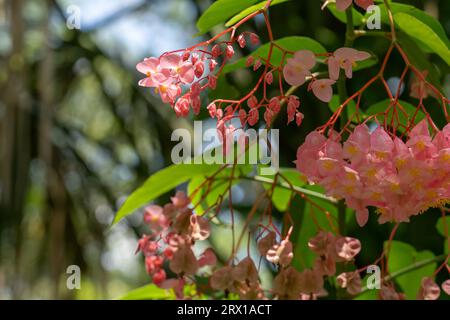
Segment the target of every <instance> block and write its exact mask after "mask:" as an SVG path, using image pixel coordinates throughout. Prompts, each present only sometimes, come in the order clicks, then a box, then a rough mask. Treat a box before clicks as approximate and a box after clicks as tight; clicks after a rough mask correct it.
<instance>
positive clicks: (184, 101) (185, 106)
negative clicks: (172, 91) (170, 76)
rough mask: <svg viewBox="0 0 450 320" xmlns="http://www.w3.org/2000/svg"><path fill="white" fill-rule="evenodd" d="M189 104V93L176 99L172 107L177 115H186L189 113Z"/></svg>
mask: <svg viewBox="0 0 450 320" xmlns="http://www.w3.org/2000/svg"><path fill="white" fill-rule="evenodd" d="M190 104H191V100H190V97H189V95H184V96H182V97H181V98H179V99H178V100H177V102H176V103H175V106H174V107H173V109H174V110H175V113H176V115H177V117H186V116H187V115H188V114H189V105H190Z"/></svg>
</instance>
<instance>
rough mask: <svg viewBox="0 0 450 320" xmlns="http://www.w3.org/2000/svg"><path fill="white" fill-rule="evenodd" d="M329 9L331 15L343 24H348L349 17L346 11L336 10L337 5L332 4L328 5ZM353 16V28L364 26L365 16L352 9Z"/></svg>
mask: <svg viewBox="0 0 450 320" xmlns="http://www.w3.org/2000/svg"><path fill="white" fill-rule="evenodd" d="M327 9H328V10H330V12H331V14H332V15H333V16H334V17H335V18H336V19H338V20H339V21H341V22H343V23H347V16H346V14H345V11H339V10H338V9H336V4H335V3H330V4H328V5H327ZM352 16H353V26H354V27H358V26H360V25H361V24H362V22H363V18H364V16H363V15H362V14H361V13H359V12H358V11H357V10H355V9H354V8H352Z"/></svg>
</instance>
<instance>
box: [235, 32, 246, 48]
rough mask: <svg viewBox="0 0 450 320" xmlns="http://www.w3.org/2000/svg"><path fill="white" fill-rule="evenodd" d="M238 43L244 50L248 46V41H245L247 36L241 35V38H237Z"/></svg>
mask: <svg viewBox="0 0 450 320" xmlns="http://www.w3.org/2000/svg"><path fill="white" fill-rule="evenodd" d="M237 42H238V43H239V46H240V47H241V48H244V47H245V45H246V44H247V43H246V41H245V35H244V34H243V33H241V34H240V35H239V37H238V38H237Z"/></svg>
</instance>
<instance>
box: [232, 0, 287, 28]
mask: <svg viewBox="0 0 450 320" xmlns="http://www.w3.org/2000/svg"><path fill="white" fill-rule="evenodd" d="M287 1H289V0H273V1H272V3H271V4H270V6H274V5H276V4H280V3H284V2H287ZM266 3H267V1H266V0H264V1H261V2H259V3H257V4H255V5H253V6H251V7H248V8H247V9H245V10H242V11H241V12H239V13H238V14H237V15H235V16H234V17H233V18H231V19H230V20H228V21H227V23H226V24H225V26H226V27H230V26H232V25H234V24H235V23H237V22H239V21H241V20H242V19H244V18H245V17H247V16H248V15H250V14H252V13H253V12H256V11H258V10H260V9H264V6H265V5H266Z"/></svg>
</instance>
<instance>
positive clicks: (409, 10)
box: [366, 3, 450, 47]
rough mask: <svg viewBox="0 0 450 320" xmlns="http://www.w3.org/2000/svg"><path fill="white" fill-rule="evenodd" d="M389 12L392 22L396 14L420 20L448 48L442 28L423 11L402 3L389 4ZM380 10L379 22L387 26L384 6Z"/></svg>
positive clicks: (448, 43)
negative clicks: (392, 16)
mask: <svg viewBox="0 0 450 320" xmlns="http://www.w3.org/2000/svg"><path fill="white" fill-rule="evenodd" d="M389 7H390V8H391V12H392V13H393V14H394V22H396V21H395V16H396V14H397V13H406V14H408V15H410V16H412V17H414V18H416V19H417V20H420V21H421V22H422V23H424V24H426V25H427V26H428V27H429V28H430V29H432V30H433V31H434V33H436V34H437V35H438V36H439V38H440V39H441V40H442V41H443V42H444V43H445V44H446V46H447V47H450V41H449V39H448V37H447V34H446V33H445V30H444V28H443V27H442V25H441V24H440V23H439V21H438V20H437V19H435V18H434V17H432V16H430V15H429V14H427V13H425V12H424V11H422V10H420V9H417V8H416V7H414V6H411V5H407V4H403V3H391V4H390V6H389ZM380 9H381V21H382V22H383V23H385V24H387V25H389V17H388V15H387V10H386V6H385V5H384V4H381V5H380ZM369 15H370V14H369V13H367V14H366V18H368V17H369Z"/></svg>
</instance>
